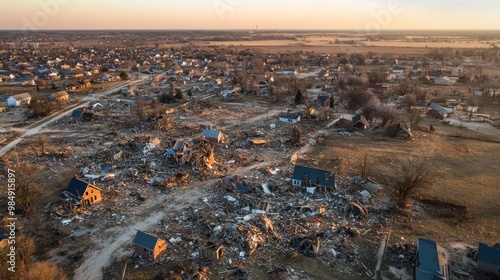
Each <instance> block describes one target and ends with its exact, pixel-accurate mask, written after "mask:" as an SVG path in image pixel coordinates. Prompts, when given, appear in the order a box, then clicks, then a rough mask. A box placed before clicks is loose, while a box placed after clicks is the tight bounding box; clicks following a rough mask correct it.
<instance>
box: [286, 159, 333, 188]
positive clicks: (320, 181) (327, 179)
mask: <svg viewBox="0 0 500 280" xmlns="http://www.w3.org/2000/svg"><path fill="white" fill-rule="evenodd" d="M334 184H335V176H334V175H333V173H332V172H330V171H326V170H321V169H317V168H314V167H306V166H302V165H298V164H297V165H295V168H294V169H293V175H292V185H294V186H299V187H329V188H331V187H333V185H334Z"/></svg>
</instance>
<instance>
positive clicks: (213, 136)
mask: <svg viewBox="0 0 500 280" xmlns="http://www.w3.org/2000/svg"><path fill="white" fill-rule="evenodd" d="M201 136H202V137H203V138H205V139H207V140H208V141H210V142H213V143H220V142H221V141H222V137H223V135H222V132H220V131H218V130H212V129H204V130H203V131H202V132H201Z"/></svg>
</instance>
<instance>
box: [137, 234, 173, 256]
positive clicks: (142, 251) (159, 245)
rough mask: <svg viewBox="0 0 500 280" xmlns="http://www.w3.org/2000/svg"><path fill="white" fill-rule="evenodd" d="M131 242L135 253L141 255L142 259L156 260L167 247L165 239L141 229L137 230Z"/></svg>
mask: <svg viewBox="0 0 500 280" xmlns="http://www.w3.org/2000/svg"><path fill="white" fill-rule="evenodd" d="M132 243H133V244H134V247H135V251H136V252H137V254H139V255H141V256H142V257H143V258H144V259H147V260H152V261H156V260H157V259H158V257H159V256H160V255H161V254H162V253H163V252H165V250H166V249H167V242H166V241H165V240H163V239H160V238H159V237H157V236H155V235H153V234H150V233H146V232H143V231H137V233H136V234H135V237H134V241H133V242H132Z"/></svg>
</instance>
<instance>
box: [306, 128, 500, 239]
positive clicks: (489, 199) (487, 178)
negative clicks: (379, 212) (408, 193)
mask: <svg viewBox="0 0 500 280" xmlns="http://www.w3.org/2000/svg"><path fill="white" fill-rule="evenodd" d="M325 150H326V152H325ZM499 154H500V144H499V143H492V142H486V141H478V140H473V139H465V138H460V137H448V136H439V135H432V134H427V135H425V137H419V138H418V139H416V140H413V141H404V140H396V139H391V138H387V137H383V136H371V137H370V136H364V137H361V136H353V137H349V138H346V137H343V136H338V137H337V136H336V137H334V138H331V139H329V140H327V141H325V143H324V144H322V145H321V146H318V147H315V149H314V150H312V151H311V154H309V158H317V159H318V160H317V161H318V162H319V164H320V165H322V164H324V165H325V166H328V165H331V164H332V161H333V159H335V158H341V159H343V161H344V162H343V165H344V167H345V169H346V171H347V173H348V174H352V175H357V174H359V165H360V163H361V159H362V158H363V157H364V155H367V156H368V161H369V163H370V164H369V174H370V175H371V177H373V178H375V179H376V180H378V181H379V182H380V183H382V184H384V186H385V190H384V192H383V193H384V194H385V195H389V193H390V188H389V187H388V186H390V185H391V184H393V183H394V182H395V181H396V180H397V178H398V176H399V174H400V171H399V166H400V165H401V164H402V163H403V162H405V161H408V160H413V161H415V160H424V161H425V162H426V163H427V166H428V167H429V169H430V170H431V174H432V182H431V183H430V184H429V185H428V186H427V188H426V189H425V190H423V191H421V192H419V193H418V194H416V195H415V196H414V197H413V199H414V200H413V209H414V215H415V216H414V220H413V223H412V228H410V229H405V228H401V229H399V230H396V231H395V234H396V235H401V236H406V237H407V238H410V239H411V238H412V237H413V239H416V238H417V237H421V236H427V237H428V238H434V239H436V240H437V241H441V242H443V241H447V238H452V239H453V240H455V241H457V240H460V241H462V242H465V243H470V244H475V243H476V242H479V241H481V242H486V243H492V244H494V243H495V242H498V239H499V238H500V235H499V233H500V202H499V200H498V198H500V187H499V186H500V175H499V174H500V157H498V155H499ZM429 198H430V199H433V200H435V201H439V202H445V203H452V204H456V205H463V206H466V207H468V208H469V209H470V216H469V217H468V218H463V217H462V216H461V215H460V213H457V217H444V216H443V215H440V213H441V212H442V211H446V210H447V209H443V207H442V206H439V205H437V203H436V204H432V203H431V204H430V205H429V203H428V202H427V204H424V203H422V200H425V199H429Z"/></svg>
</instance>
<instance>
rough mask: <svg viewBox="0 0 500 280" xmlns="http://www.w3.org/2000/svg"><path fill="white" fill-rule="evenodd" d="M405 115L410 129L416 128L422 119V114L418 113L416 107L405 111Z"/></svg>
mask: <svg viewBox="0 0 500 280" xmlns="http://www.w3.org/2000/svg"><path fill="white" fill-rule="evenodd" d="M406 116H407V117H408V121H409V123H410V127H411V128H412V129H416V128H417V127H418V125H419V124H420V122H421V121H422V115H421V114H420V111H419V110H417V109H410V110H408V111H406Z"/></svg>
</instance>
